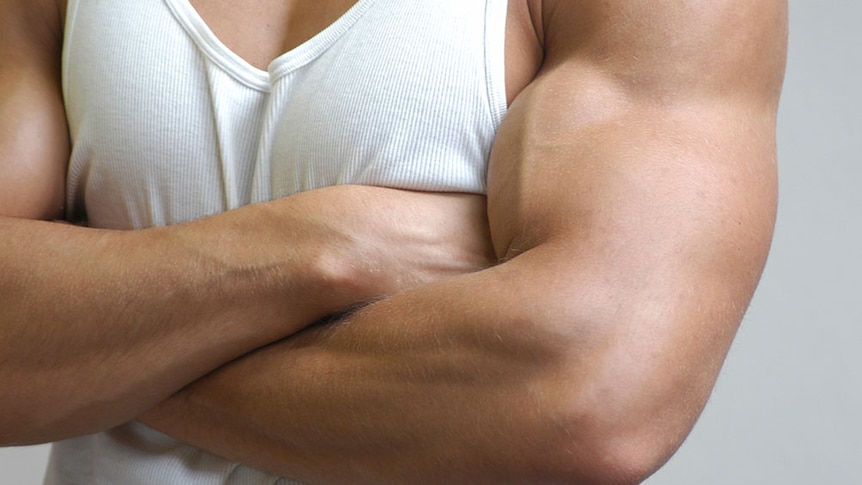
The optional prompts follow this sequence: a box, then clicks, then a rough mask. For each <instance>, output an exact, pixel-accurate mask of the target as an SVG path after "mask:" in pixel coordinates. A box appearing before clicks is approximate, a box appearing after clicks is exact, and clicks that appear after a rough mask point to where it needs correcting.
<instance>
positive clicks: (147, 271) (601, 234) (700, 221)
mask: <svg viewBox="0 0 862 485" xmlns="http://www.w3.org/2000/svg"><path fill="white" fill-rule="evenodd" d="M137 4H141V5H137ZM0 8H2V15H0V18H2V21H0V22H2V34H0V35H2V38H0V50H2V52H0V59H2V64H0V103H2V104H0V124H2V126H0V133H2V134H0V137H2V138H0V150H2V151H0V171H2V178H0V181H2V182H0V183H2V190H0V210H2V213H3V215H4V216H5V217H4V218H2V219H0V231H2V232H3V241H4V243H3V245H2V248H0V264H2V266H3V268H4V269H3V272H2V275H0V298H2V301H3V304H2V307H0V321H2V322H3V325H2V327H0V351H2V354H0V355H3V358H2V367H0V378H2V382H3V384H4V387H5V392H4V394H3V397H2V398H0V406H2V409H3V413H2V416H3V417H2V418H0V419H2V421H0V436H2V438H3V439H2V442H3V443H4V444H22V443H35V442H45V441H54V440H65V441H63V442H61V443H59V444H57V445H56V446H55V451H54V455H53V457H52V464H51V469H50V470H49V476H48V482H49V483H171V482H173V483H273V482H275V481H276V480H278V479H277V477H278V476H284V477H289V478H291V479H296V480H300V481H302V482H307V483H635V482H638V481H641V480H643V479H644V478H645V477H646V476H648V475H649V474H651V473H652V472H653V471H654V470H655V469H657V468H658V467H659V466H660V465H661V464H662V463H663V462H664V461H665V460H666V459H667V458H668V457H669V456H670V455H671V454H672V453H673V452H674V451H675V449H676V448H677V447H678V446H679V445H680V443H681V442H682V440H683V439H684V437H685V436H686V435H687V433H688V432H689V430H690V429H691V426H692V425H693V423H694V421H695V419H696V417H697V416H698V415H699V413H700V411H701V409H702V407H703V405H704V403H705V402H706V399H707V397H708V395H709V393H710V390H711V388H712V386H713V384H714V381H715V378H716V376H717V374H718V371H719V369H720V366H721V363H722V361H723V359H724V356H725V355H726V352H727V349H728V347H729V345H730V343H731V340H732V338H733V335H734V333H735V330H736V328H737V326H738V324H739V321H740V320H741V318H742V315H743V313H744V310H745V307H746V306H747V303H748V301H749V299H750V297H751V294H752V292H753V290H754V287H755V285H756V282H757V279H758V277H759V275H760V272H761V270H762V267H763V263H764V261H765V258H766V254H767V251H768V246H769V242H770V239H771V234H772V227H773V221H774V211H775V187H776V183H775V146H774V140H775V115H776V109H777V103H778V98H779V91H780V86H781V81H782V74H783V65H784V64H783V63H784V52H785V30H786V5H785V2H781V1H777V0H776V1H772V0H769V1H763V2H743V1H741V0H723V1H718V2H683V1H680V2H667V1H663V2H640V1H631V0H612V1H601V2H600V1H593V0H585V1H577V2H572V1H552V0H545V1H538V0H536V1H533V0H529V1H515V0H512V1H508V2H506V1H494V0H489V1H487V2H455V1H437V2H425V1H417V2H397V1H394V0H359V1H358V2H354V1H353V0H339V1H331V2H315V1H311V0H293V1H287V2H221V1H217V0H198V1H193V2H192V3H187V2H185V1H184V0H167V1H165V2H136V3H134V4H128V3H123V4H116V5H114V4H111V3H110V2H83V1H74V0H69V3H68V4H66V3H65V2H59V4H56V3H55V2H53V1H51V0H38V1H37V2H35V3H34V2H33V1H28V2H24V1H22V0H3V1H2V3H0ZM61 47H62V48H63V53H62V62H61ZM507 106H508V110H507V109H506V107H507ZM504 112H505V120H502V118H503V114H504ZM501 120H502V121H501ZM69 132H71V148H70V141H69V135H68V133H69ZM70 150H71V158H70ZM70 160H71V161H70ZM486 161H487V167H486V163H485V162H486ZM67 165H68V180H66V178H65V175H66V173H67ZM486 168H487V174H486V172H485V170H486ZM486 175H487V179H486ZM486 180H487V220H485V217H484V209H485V207H484V206H483V202H482V199H480V198H477V197H478V196H475V195H457V194H458V193H482V192H484V191H485V189H486V186H485V183H486ZM345 183H347V184H364V185H385V186H388V187H394V188H399V189H412V190H419V191H434V192H444V193H448V194H449V195H446V194H444V193H437V194H422V193H415V192H403V191H395V190H393V189H384V188H374V187H360V186H340V187H339V186H333V185H339V184H345ZM308 189H317V190H308ZM297 192H299V193H298V194H297V195H294V194H295V193H297ZM63 200H66V201H67V202H66V203H67V205H68V207H67V208H66V211H65V214H66V215H67V217H69V218H70V219H77V218H86V220H87V222H88V224H89V225H90V226H91V227H89V228H83V227H76V226H72V225H63V224H56V223H51V222H39V221H36V219H44V220H48V221H50V220H54V219H57V218H60V217H62V216H63V214H64V212H63V211H62V210H61V207H62V205H63V202H62V201H63ZM249 203H251V204H250V205H249ZM486 223H487V225H488V228H489V233H488V232H486V231H488V229H485V224H486ZM118 229H140V230H137V231H119V230H118ZM486 234H487V236H486ZM489 244H490V245H491V246H492V250H493V254H494V256H493V261H492V263H493V264H490V265H488V264H487V262H486V254H487V253H488V252H489V249H488V245H489ZM483 268H484V269H483ZM477 270H478V271H477ZM369 301H374V303H372V304H369V305H366V306H364V307H362V308H358V309H357V305H359V306H362V305H363V304H365V303H367V302H369ZM345 312H346V313H345ZM338 314H341V315H340V317H338V318H329V319H328V323H321V324H318V325H312V324H313V323H314V322H316V321H318V320H320V319H322V318H325V317H328V316H332V315H338ZM136 419H137V421H135V422H129V421H133V420H136ZM123 423H127V424H123ZM142 423H143V424H142ZM156 430H158V431H156ZM171 437H172V438H171ZM177 440H178V441H177ZM181 443H186V444H187V445H183V444H181ZM221 457H223V458H221ZM238 463H241V464H242V465H237V464H238Z"/></svg>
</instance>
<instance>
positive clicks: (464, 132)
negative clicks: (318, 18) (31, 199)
mask: <svg viewBox="0 0 862 485" xmlns="http://www.w3.org/2000/svg"><path fill="white" fill-rule="evenodd" d="M506 7H507V2H506V1H505V0H484V1H483V0H469V1H464V0H418V1H412V0H411V1H409V2H405V1H401V0H358V2H357V3H356V4H355V5H354V6H353V7H352V8H350V9H349V10H348V11H347V12H346V13H345V14H344V15H343V16H342V17H340V18H338V19H337V20H336V21H335V22H334V23H333V24H331V25H330V26H329V27H327V28H326V29H324V30H323V31H322V32H320V33H319V34H318V35H316V36H315V37H313V38H311V39H310V40H308V41H307V42H305V43H303V44H301V45H300V46H298V47H297V48H295V49H293V50H291V51H289V52H287V53H285V54H283V55H281V56H279V57H278V58H276V59H275V60H274V61H273V62H272V63H271V64H270V65H269V66H268V69H267V70H261V69H258V68H255V67H253V66H252V65H251V64H249V63H248V62H246V61H245V60H243V59H242V58H241V57H239V56H238V55H237V54H235V53H234V52H232V51H231V50H230V49H228V48H227V47H226V46H225V45H224V44H223V43H222V42H221V41H220V40H219V39H218V38H217V37H216V36H215V35H214V34H213V32H212V31H211V30H210V29H209V27H208V26H207V24H206V23H205V22H204V21H203V19H202V18H201V17H200V16H199V15H198V13H197V12H196V11H195V10H194V8H193V7H192V6H191V5H190V4H189V3H188V0H141V1H137V2H131V3H129V2H111V1H108V0H92V1H87V2H84V1H79V0H69V4H68V7H67V25H66V37H65V48H64V58H63V74H64V83H63V89H64V95H65V99H66V109H67V116H68V119H69V126H70V130H71V135H72V141H73V150H72V158H71V163H70V167H69V172H68V191H67V194H68V201H67V202H68V204H67V207H68V208H69V211H70V214H69V215H70V217H74V218H80V217H82V216H85V217H86V218H87V219H88V221H89V224H90V225H91V226H94V227H110V228H143V227H149V226H154V225H165V224H173V223H178V222H183V221H188V220H191V219H196V218H200V217H204V216H208V215H212V214H215V213H218V212H222V211H225V210H229V209H234V208H237V207H239V206H242V205H245V204H249V203H254V202H263V201H268V200H272V199H274V198H279V197H284V196H288V195H291V194H295V193H297V192H300V191H304V190H310V189H314V188H319V187H322V186H327V185H333V184H347V183H349V184H367V185H380V186H387V187H395V188H404V189H413V190H429V191H456V192H472V193H482V192H483V191H484V190H485V173H486V166H487V160H488V155H489V151H490V147H491V143H492V141H493V138H494V135H495V133H496V129H497V127H498V125H499V123H500V121H501V119H502V117H503V115H504V113H505V110H506V93H505V80H504V77H505V72H504V71H505V68H504V54H505V53H504V51H505V17H506Z"/></svg>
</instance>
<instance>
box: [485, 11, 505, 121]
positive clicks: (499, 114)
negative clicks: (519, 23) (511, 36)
mask: <svg viewBox="0 0 862 485" xmlns="http://www.w3.org/2000/svg"><path fill="white" fill-rule="evenodd" d="M500 4H502V5H500ZM508 8H509V5H508V1H507V0H486V2H485V84H486V86H487V89H488V95H487V98H488V112H489V114H490V115H491V120H492V121H493V123H494V132H495V133H496V131H497V130H498V129H499V127H500V124H501V123H502V122H503V117H504V116H505V115H506V112H507V111H508V108H509V107H508V98H507V94H506V22H507V19H508ZM501 17H502V18H501ZM501 24H502V25H501Z"/></svg>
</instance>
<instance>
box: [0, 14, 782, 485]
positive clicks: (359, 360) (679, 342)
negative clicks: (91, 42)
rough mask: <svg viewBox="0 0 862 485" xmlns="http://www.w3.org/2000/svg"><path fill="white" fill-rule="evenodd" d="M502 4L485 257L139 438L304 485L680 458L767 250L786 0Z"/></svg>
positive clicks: (268, 358)
mask: <svg viewBox="0 0 862 485" xmlns="http://www.w3.org/2000/svg"><path fill="white" fill-rule="evenodd" d="M9 1H10V0H6V3H9ZM287 3H288V4H290V5H292V6H293V7H294V8H293V10H291V9H287V10H286V11H284V12H282V13H284V14H285V15H287V16H288V18H292V19H294V20H291V21H293V22H297V23H298V24H304V23H308V24H310V25H311V24H314V25H319V24H322V25H326V23H327V21H329V20H331V17H332V15H334V13H333V12H336V16H337V11H338V10H340V9H343V7H344V4H343V3H341V2H333V3H331V5H333V6H334V10H327V9H325V8H324V9H323V11H325V12H328V13H321V11H320V10H319V9H315V8H309V9H303V8H302V7H303V6H309V5H311V4H312V3H313V2H292V3H291V2H287ZM204 5H206V2H198V4H196V6H197V7H198V8H200V10H201V12H202V14H203V13H204V12H205V10H204V8H201V7H203V6H204ZM232 5H234V7H233V8H236V9H240V10H237V11H234V12H230V13H228V11H227V10H225V9H226V8H228V7H227V6H226V5H221V4H217V3H215V2H214V3H210V4H209V6H211V7H212V8H214V9H215V10H218V11H221V12H224V13H223V14H222V15H223V16H224V17H225V18H241V16H240V15H239V12H242V11H243V10H241V9H242V5H241V4H240V3H234V4H232ZM336 5H337V6H339V7H338V8H335V6H336ZM511 6H512V12H513V14H512V15H511V16H510V23H509V33H510V36H509V39H508V45H507V59H508V60H509V61H510V62H508V64H507V65H508V67H507V69H508V70H509V72H507V76H508V80H509V81H510V82H509V89H510V93H509V94H510V100H512V103H511V108H510V112H509V114H508V116H507V118H506V120H505V122H504V124H503V126H502V127H501V130H500V132H499V134H498V138H497V140H496V142H495V146H494V150H493V153H492V157H491V165H490V173H489V194H488V202H487V203H488V206H487V213H488V222H489V227H490V237H491V241H492V244H493V248H494V252H495V255H496V258H495V259H496V261H497V263H498V264H495V265H494V266H492V267H489V268H487V269H484V270H482V271H478V272H469V273H465V274H462V275H459V276H455V277H450V278H446V279H443V280H441V281H436V282H432V283H428V284H418V285H414V286H415V287H413V288H411V289H407V290H406V291H402V292H398V293H397V294H393V295H392V296H390V297H388V298H384V299H381V300H379V301H377V302H376V303H374V304H372V305H369V306H367V307H365V308H364V309H362V310H361V311H359V312H356V313H354V314H352V315H351V316H349V317H347V318H346V319H344V320H343V321H341V322H340V323H336V324H330V325H321V326H314V327H310V328H307V329H305V330H302V331H301V332H299V333H298V334H296V335H294V336H292V337H290V338H287V339H284V340H281V341H278V342H276V343H274V344H272V345H269V346H267V347H264V348H262V349H260V350H258V351H256V352H254V353H251V354H249V355H247V356H246V357H243V358H242V359H239V360H237V361H235V362H233V363H231V364H230V365H227V366H224V367H222V368H220V369H219V370H218V371H216V372H213V373H211V374H209V375H207V376H206V377H205V378H203V379H199V380H197V381H195V383H194V384H192V385H191V386H188V387H186V388H185V389H184V390H183V391H181V392H179V393H177V394H175V395H174V396H173V397H171V398H170V399H168V400H165V401H163V402H162V403H161V404H159V405H158V406H156V407H155V408H153V409H152V410H150V411H149V412H148V413H146V414H145V415H144V416H142V419H143V420H144V422H145V423H148V424H150V425H151V426H153V427H155V428H157V429H160V430H162V431H165V432H167V433H168V434H171V435H173V436H176V437H177V438H179V439H181V440H183V441H186V442H188V443H190V444H193V445H195V446H198V447H201V448H203V449H206V450H209V451H212V452H214V453H216V454H219V455H222V456H225V457H227V458H229V459H232V460H236V461H239V462H241V463H245V464H248V465H250V466H255V467H259V468H262V469H264V470H268V471H271V472H273V473H277V474H281V475H284V476H289V477H294V478H299V479H301V480H305V481H307V482H310V483H315V484H317V483H322V484H325V483H585V484H587V483H611V484H613V483H637V482H639V481H641V480H643V479H644V478H645V477H646V476H648V475H649V474H651V473H652V472H653V471H654V470H655V469H657V468H658V467H659V466H660V465H661V464H662V463H664V461H666V460H667V458H668V457H669V456H670V455H671V454H672V453H673V451H675V450H676V449H677V447H678V446H679V445H680V443H681V442H682V440H683V439H684V437H685V436H686V435H687V434H688V432H689V431H690V429H691V426H692V425H693V423H694V421H695V420H696V418H697V416H698V415H699V414H700V411H701V410H702V408H703V406H704V404H705V402H706V399H707V397H708V395H709V393H710V391H711V389H712V386H713V384H714V382H715V378H716V376H717V374H718V372H719V370H720V367H721V364H722V361H723V360H724V357H725V355H726V352H727V349H728V347H729V345H730V343H731V341H732V338H733V335H734V334H735V331H736V328H737V326H738V324H739V322H740V320H741V318H742V315H743V313H744V310H745V308H746V306H747V304H748V302H749V300H750V298H751V295H752V293H753V291H754V287H755V285H756V282H757V280H758V278H759V275H760V272H761V270H762V267H763V264H764V262H765V259H766V255H767V252H768V247H769V244H770V240H771V235H772V228H773V224H774V217H775V203H776V202H775V200H776V175H775V169H776V167H775V117H776V111H777V104H778V99H779V91H780V86H781V82H782V75H783V70H784V57H785V49H786V14H787V12H786V3H785V2H781V1H775V0H766V1H762V2H745V1H742V0H722V1H717V2H696V1H683V0H679V1H674V2H670V1H668V2H658V3H657V2H646V1H632V0H605V1H591V0H584V1H570V0H568V1H566V0H560V1H553V0H545V1H543V2H539V1H536V2H514V1H513V2H511ZM234 14H237V15H236V16H235V15H234ZM303 16H305V17H303ZM205 18H207V16H205ZM300 19H302V21H301V20H300ZM313 19H316V20H313ZM207 20H208V22H210V23H211V26H212V27H213V29H214V31H216V33H219V30H220V29H219V27H218V25H219V24H218V20H217V18H216V17H215V16H212V17H210V18H207ZM248 22H250V24H254V22H255V20H254V18H249V19H248ZM242 24H243V21H242V20H238V25H242ZM276 30H278V29H276ZM273 36H276V37H274V38H275V39H278V37H277V34H276V33H273ZM513 39H514V40H513ZM518 39H520V40H518ZM240 40H241V39H240ZM236 42H239V41H236ZM236 42H234V45H231V44H230V43H229V45H231V47H232V48H233V49H235V50H236V51H237V52H238V53H241V54H243V55H247V58H249V59H252V58H253V55H252V54H253V53H252V51H254V50H255V49H252V48H250V49H249V51H248V52H245V51H244V50H243V49H244V48H243V46H242V45H241V44H240V43H236ZM296 42H297V39H287V38H284V37H282V38H281V40H279V41H272V42H271V43H270V44H268V45H270V46H271V47H269V48H266V49H264V48H261V49H262V50H261V51H260V52H258V54H260V57H259V58H256V59H257V60H256V61H255V62H261V63H266V62H267V60H268V59H271V58H272V57H274V55H273V53H279V52H280V50H281V49H282V48H283V47H285V46H290V45H292V44H295V43H296ZM0 45H2V43H0ZM249 45H251V44H249ZM255 45H258V44H255ZM261 45H262V44H261ZM274 46H277V47H278V49H277V48H276V47H274ZM267 49H269V50H267ZM518 56H520V57H518ZM518 59H521V62H523V63H520V64H519V61H518ZM539 64H540V67H538V66H539ZM518 66H520V68H519V67H518ZM532 67H536V68H537V73H536V72H532V73H531V72H530V71H531V68H532ZM518 81H520V82H518ZM522 87H523V89H521V88H522ZM49 92H51V90H50V89H47V88H46V89H45V91H44V93H49ZM44 93H43V94H44ZM55 97H56V94H55ZM49 118H50V117H49ZM15 126H17V125H15ZM37 156H38V154H36V155H33V157H37ZM34 163H35V162H34ZM48 180H50V179H48ZM48 199H50V197H48ZM288 200H289V199H288ZM13 205H14V204H13ZM432 205H433V204H432ZM252 209H254V208H252ZM36 212H38V211H36ZM217 217H218V216H217ZM204 223H205V224H211V225H210V226H207V227H206V230H207V231H219V230H223V227H222V226H218V225H217V223H218V220H217V218H214V220H213V221H205V222H204ZM21 224H22V227H24V226H23V225H26V226H28V227H32V225H31V224H25V223H23V222H22V223H21ZM33 224H35V223H33ZM143 232H144V233H146V231H143ZM278 236H279V235H278V234H274V235H270V237H276V238H277V237H278ZM23 240H26V238H24V239H23ZM13 256H15V255H13ZM17 256H21V254H20V253H19V254H17ZM31 262H32V261H31ZM67 262H68V260H67ZM250 396H253V398H249V397H250Z"/></svg>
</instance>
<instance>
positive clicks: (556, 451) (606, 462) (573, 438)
mask: <svg viewBox="0 0 862 485" xmlns="http://www.w3.org/2000/svg"><path fill="white" fill-rule="evenodd" d="M589 420H592V418H587V417H584V416H582V417H581V418H579V419H578V420H577V421H576V422H574V423H573V424H571V425H570V426H569V427H567V428H563V429H561V430H558V432H557V436H556V437H554V438H552V439H551V440H549V444H550V443H553V445H551V447H550V449H552V450H553V451H551V452H550V453H548V452H547V450H548V449H549V448H545V447H543V449H542V450H537V451H538V452H539V456H538V457H537V458H536V460H537V462H538V463H539V466H538V468H539V469H542V470H545V473H543V475H545V476H544V477H542V480H540V481H541V482H542V483H559V484H572V485H633V484H639V483H641V482H643V481H644V480H646V479H647V478H648V477H650V476H651V475H652V474H653V473H655V472H656V471H657V470H658V469H659V468H660V467H661V466H662V465H664V464H665V463H666V462H667V460H668V459H669V458H670V457H671V455H672V454H673V453H674V452H675V451H676V449H677V448H678V446H679V444H680V443H681V441H682V440H681V439H677V437H670V436H668V433H664V432H654V433H651V434H649V435H644V434H642V433H640V432H639V431H638V430H635V429H631V430H621V429H614V428H616V426H610V427H607V429H605V431H602V430H601V428H602V427H596V426H592V427H591V426H590V425H587V424H586V421H589Z"/></svg>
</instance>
